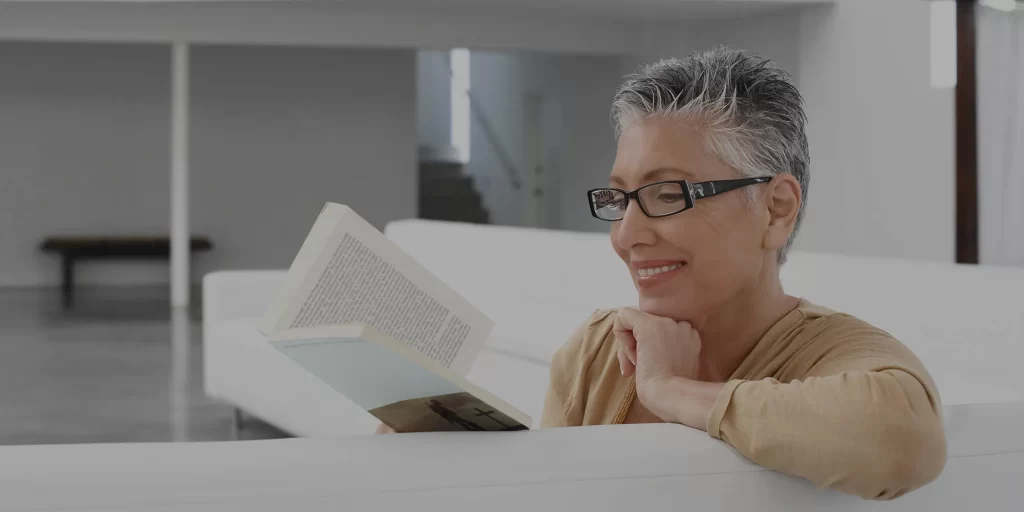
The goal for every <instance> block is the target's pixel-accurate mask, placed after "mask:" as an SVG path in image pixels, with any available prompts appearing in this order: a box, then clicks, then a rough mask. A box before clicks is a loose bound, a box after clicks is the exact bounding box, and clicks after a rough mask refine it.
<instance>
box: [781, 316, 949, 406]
mask: <svg viewBox="0 0 1024 512" xmlns="http://www.w3.org/2000/svg"><path fill="white" fill-rule="evenodd" d="M798 309H801V313H802V314H803V315H804V325H803V328H802V332H800V333H799V334H798V335H797V336H798V337H800V338H803V341H804V343H805V344H806V345H805V348H806V353H807V354H808V356H809V357H807V358H806V359H807V360H808V363H810V364H811V368H810V369H809V372H808V373H809V375H813V376H821V375H834V374H838V373H842V372H847V371H868V372H881V371H892V370H899V371H903V372H905V373H908V374H910V375H912V376H914V377H915V378H916V379H917V380H918V381H920V382H921V384H922V385H924V386H925V388H927V389H928V390H929V392H930V393H931V394H933V395H936V394H937V393H936V391H935V389H936V387H935V383H934V381H933V380H932V377H931V375H930V374H929V372H928V370H927V369H926V368H925V366H924V363H922V362H921V360H920V359H919V358H918V357H917V355H916V354H914V352H913V351H912V350H911V349H910V348H909V347H908V346H907V345H905V344H904V343H903V342H901V341H900V340H899V339H897V338H896V337H895V336H893V335H892V334H890V333H889V332H888V331H886V330H884V329H882V328H880V327H877V326H875V325H873V324H871V323H869V322H867V321H864V320H862V319H860V318H858V317H856V316H853V315H851V314H848V313H842V312H839V311H835V310H831V309H828V308H824V307H821V306H817V305H813V304H809V303H808V304H807V307H806V308H804V302H801V306H800V308H798Z"/></svg>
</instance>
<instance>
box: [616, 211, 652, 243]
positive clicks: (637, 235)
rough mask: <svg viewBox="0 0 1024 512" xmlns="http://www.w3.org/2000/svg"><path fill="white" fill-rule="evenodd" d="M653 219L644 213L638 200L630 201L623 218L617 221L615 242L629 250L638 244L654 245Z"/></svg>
mask: <svg viewBox="0 0 1024 512" xmlns="http://www.w3.org/2000/svg"><path fill="white" fill-rule="evenodd" d="M653 220H654V219H652V218H650V217H648V216H647V215H644V212H643V210H641V209H640V205H639V204H638V203H637V202H636V201H630V202H629V206H627V207H626V212H625V214H624V215H623V216H622V220H620V221H618V222H616V223H615V224H616V226H615V228H616V229H615V233H614V240H615V244H616V245H618V246H619V247H620V248H621V249H624V250H629V249H631V248H633V247H635V246H637V245H653V244H654V240H655V236H654V230H653V225H652V224H653V223H652V221H653Z"/></svg>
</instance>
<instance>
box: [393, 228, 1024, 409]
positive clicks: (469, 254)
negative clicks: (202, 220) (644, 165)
mask: <svg viewBox="0 0 1024 512" xmlns="http://www.w3.org/2000/svg"><path fill="white" fill-rule="evenodd" d="M385 234H386V235H387V236H388V238H389V239H391V240H392V241H394V242H395V243H396V244H397V245H399V246H400V247H402V248H403V249H404V250H405V251H407V252H409V253H410V254H411V255H412V256H413V257H415V258H416V259H417V260H418V261H420V262H421V263H422V264H423V265H424V266H426V267H427V268H428V269H429V270H430V271H431V272H433V273H434V274H435V275H437V276H438V277H439V278H441V279H442V280H444V281H445V282H447V283H448V284H449V285H450V286H452V287H453V288H454V289H455V290H456V291H458V292H459V293H461V294H463V295H465V296H466V297H467V298H468V299H469V300H471V301H472V302H473V303H475V304H476V305H477V306H478V307H480V308H481V309H482V310H483V311H484V312H485V313H487V314H488V315H489V316H491V317H492V318H493V319H494V320H495V322H496V327H495V329H494V332H493V333H492V335H491V337H490V339H489V340H488V344H489V345H490V346H492V347H496V348H500V349H502V350H508V351H512V352H517V353H521V354H523V355H525V356H527V357H531V358H534V359H538V360H540V361H549V360H550V358H551V356H552V355H553V354H554V352H555V350H557V349H558V347H559V346H561V344H562V343H564V342H565V340H566V339H567V338H568V336H569V335H570V334H571V332H572V330H573V329H574V328H575V327H576V326H577V325H579V324H580V323H581V322H582V321H583V320H584V319H585V318H586V316H587V315H588V314H589V313H590V312H592V311H594V310H595V309H599V308H609V307H617V306H623V305H631V304H635V303H636V299H637V295H636V291H635V289H634V288H633V284H632V281H631V279H630V277H629V274H628V272H627V271H626V269H625V267H624V265H623V263H622V262H621V261H620V260H619V259H618V257H617V256H616V255H615V253H614V251H612V249H611V246H610V243H609V240H608V235H607V234H605V233H580V232H568V231H554V230H545V229H534V228H519V227H500V226H489V225H475V224H463V223H455V222H443V221H430V220H420V219H416V220H403V221H397V222H392V223H391V224H389V225H388V226H387V228H386V230H385ZM782 280H783V284H784V287H785V288H786V290H787V292H789V293H790V294H793V295H798V296H802V297H805V298H807V299H808V300H810V301H812V302H815V303H818V304H820V305H822V306H826V307H829V308H832V309H835V310H837V311H844V312H847V313H850V314H852V315H855V316H858V317H860V318H862V319H864V320H865V321H867V322H870V323H872V324H874V325H876V326H877V327H879V328H881V329H884V330H887V331H888V332H890V333H892V334H893V335H894V336H895V337H897V338H898V339H900V340H901V341H902V342H903V343H905V344H907V345H908V346H909V347H910V348H911V349H912V350H914V352H915V353H916V354H917V355H918V356H919V357H920V358H921V359H922V360H923V361H924V363H925V364H926V365H927V366H928V367H929V369H930V370H932V372H933V374H936V375H934V376H935V377H936V380H937V381H938V382H939V387H940V392H942V393H943V398H944V401H946V402H948V403H965V402H970V401H978V400H977V398H978V397H986V399H987V400H991V401H1001V400H1024V378H1021V377H1018V376H1017V372H1015V371H1014V370H1013V366H1015V365H1017V364H1019V361H1021V360H1024V269H1017V268H998V267H986V266H967V265H956V264H953V263H942V262H929V261H917V260H900V259H888V258H869V257H851V256H842V255H836V254H825V253H810V252H803V251H794V252H793V253H792V254H791V255H790V258H789V262H788V263H787V264H786V265H784V266H783V270H782ZM979 376H983V379H979Z"/></svg>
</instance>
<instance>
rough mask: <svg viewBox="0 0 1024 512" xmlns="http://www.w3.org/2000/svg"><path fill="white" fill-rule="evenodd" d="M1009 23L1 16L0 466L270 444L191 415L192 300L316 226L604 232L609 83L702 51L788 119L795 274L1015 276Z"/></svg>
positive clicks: (833, 10) (196, 349) (749, 10)
mask: <svg viewBox="0 0 1024 512" xmlns="http://www.w3.org/2000/svg"><path fill="white" fill-rule="evenodd" d="M958 4H959V5H958ZM1017 7H1018V4H1017V3H1016V2H1014V1H1013V0H1004V1H1000V0H985V1H981V2H953V1H928V0H834V1H824V0H821V1H810V0H761V1H754V0H746V1H739V0H717V1H713V0H629V1H627V0H476V1H471V0H374V1H371V0H357V1H351V0H334V1H328V0H321V1H316V2H313V1H310V2H307V1H300V0H291V1H289V0H280V1H261V2H248V1H244V0H239V1H227V0H226V1H218V0H209V1H197V2H173V1H169V2H153V1H138V2H130V1H124V2H115V1H111V2H97V1H74V2H36V1H33V2H6V1H4V2H0V212H2V214H3V217H4V222H2V223H0V444H40V443H70V442H132V441H198V440H218V439H235V438H241V439H253V438H265V437H279V436H285V435H287V434H286V433H284V432H280V431H278V430H276V429H275V428H273V427H272V426H270V425H266V424H263V423H261V422H260V421H259V420H256V419H255V418H246V417H244V416H243V417H241V418H236V417H235V413H234V411H233V410H232V409H231V408H230V407H228V406H225V405H222V404H219V403H217V402H215V401H213V400H210V399H208V398H206V397H205V396H204V394H203V388H202V352H201V336H200V322H201V311H202V305H201V304H200V300H199V299H200V295H199V292H198V290H199V288H198V287H199V284H200V282H201V279H202V276H203V275H204V274H206V273H208V272H211V271H214V270H221V269H281V268H286V267H287V266H288V265H289V264H290V263H291V260H292V258H293V257H294V255H295V252H296V251H297V250H298V247H299V245H300V244H301V242H302V240H303V239H304V238H305V236H306V234H307V233H308V231H309V228H310V226H311V225H312V222H313V220H314V219H315V217H316V215H317V213H318V212H319V211H320V208H321V207H322V206H323V204H324V203H325V202H327V201H333V202H338V203H344V204H347V205H349V206H351V207H352V208H354V209H355V210H356V211H357V212H358V213H359V214H360V215H361V216H363V217H364V218H365V219H367V220H368V221H369V222H371V223H372V224H374V225H375V226H376V227H378V228H379V229H383V227H384V225H385V224H386V223H388V222H389V221H392V220H397V219H404V218H411V217H421V218H429V219H445V220H457V221H466V222H475V223H489V224H501V225H518V226H533V227H542V228H550V229H560V230H576V231H599V230H605V229H607V225H605V224H603V223H601V222H600V221H596V220H594V219H592V218H591V217H590V213H589V211H588V209H587V205H586V204H585V202H584V201H583V192H584V191H585V190H586V189H588V188H591V187H594V186H601V185H602V184H604V183H605V182H606V177H607V175H608V173H609V171H610V168H611V164H612V161H613V160H614V156H615V139H614V133H613V130H612V127H611V122H610V118H609V108H610V103H611V99H612V96H613V95H614V93H615V91H616V88H617V86H618V85H619V83H620V82H621V81H622V80H623V77H624V76H625V75H628V74H629V73H631V72H633V71H634V70H636V69H637V67H638V66H640V65H641V64H643V63H649V62H653V61H656V60H658V59H661V58H669V57H679V58H682V57H685V56H686V55H688V54H689V53H691V52H694V51H698V50H702V49H707V48H710V47H711V46H714V45H718V44H724V45H728V46H731V47H735V48H742V49H747V50H750V51H753V52H755V53H758V54H761V55H763V56H766V57H770V58H772V59H774V60H775V62H776V63H777V65H778V66H779V67H781V68H783V69H785V70H786V71H788V72H789V73H790V74H791V75H792V76H793V79H794V82H795V84H796V86H797V87H798V89H799V90H800V91H801V92H802V93H803V95H804V98H805V100H806V109H807V115H808V118H809V133H808V135H809V140H810V148H811V169H812V181H811V183H812V185H811V187H810V191H809V198H808V199H809V202H808V208H809V211H808V214H807V217H806V222H805V224H804V227H803V228H802V232H801V235H800V237H799V238H798V240H797V248H798V249H803V250H810V251H821V252H834V253H842V254H850V255H866V256H884V257H899V258H914V259H924V260H939V261H958V262H962V263H977V262H982V263H990V264H999V265H1017V266H1024V207H1022V206H1021V203H1020V201H1019V198H1020V197H1024V88H1022V85H1024V84H1022V80H1024V35H1022V28H1024V14H1022V9H1017ZM175 231H176V232H178V233H179V234H181V235H185V234H188V235H191V236H193V237H195V238H196V240H195V241H194V244H193V247H192V248H193V249H194V250H193V251H188V256H187V258H186V259H187V261H188V263H189V264H188V266H187V267H185V266H180V263H176V264H174V265H172V264H169V261H168V259H169V258H168V244H169V241H170V237H171V233H172V232H175ZM126 237H127V238H126ZM104 243H106V245H104ZM118 243H120V244H121V245H120V246H118ZM178 247H179V248H182V249H185V248H187V247H186V246H183V245H178ZM181 254H183V255H184V254H186V252H184V251H183V252H182V253H181ZM68 255H71V256H72V257H73V258H77V260H75V261H72V263H73V265H69V264H65V263H64V262H65V261H66V259H67V257H68ZM178 261H179V262H180V261H182V259H181V258H179V260H178ZM175 265H179V266H178V267H175ZM69 267H70V268H69ZM173 268H178V274H177V275H179V276H181V277H180V278H179V283H184V284H179V285H178V286H177V288H176V289H174V290H172V286H171V283H172V277H173V276H172V269H173ZM172 304H173V305H174V306H175V307H171V305H172ZM239 419H240V420H241V425H239V421H238V420H239ZM239 427H241V428H239Z"/></svg>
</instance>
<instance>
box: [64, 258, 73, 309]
mask: <svg viewBox="0 0 1024 512" xmlns="http://www.w3.org/2000/svg"><path fill="white" fill-rule="evenodd" d="M63 266H64V272H63V279H62V280H61V299H62V300H63V302H64V307H65V308H70V307H71V306H72V305H74V301H75V295H74V293H75V259H74V258H73V257H71V256H69V255H65V256H64V259H63Z"/></svg>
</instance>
